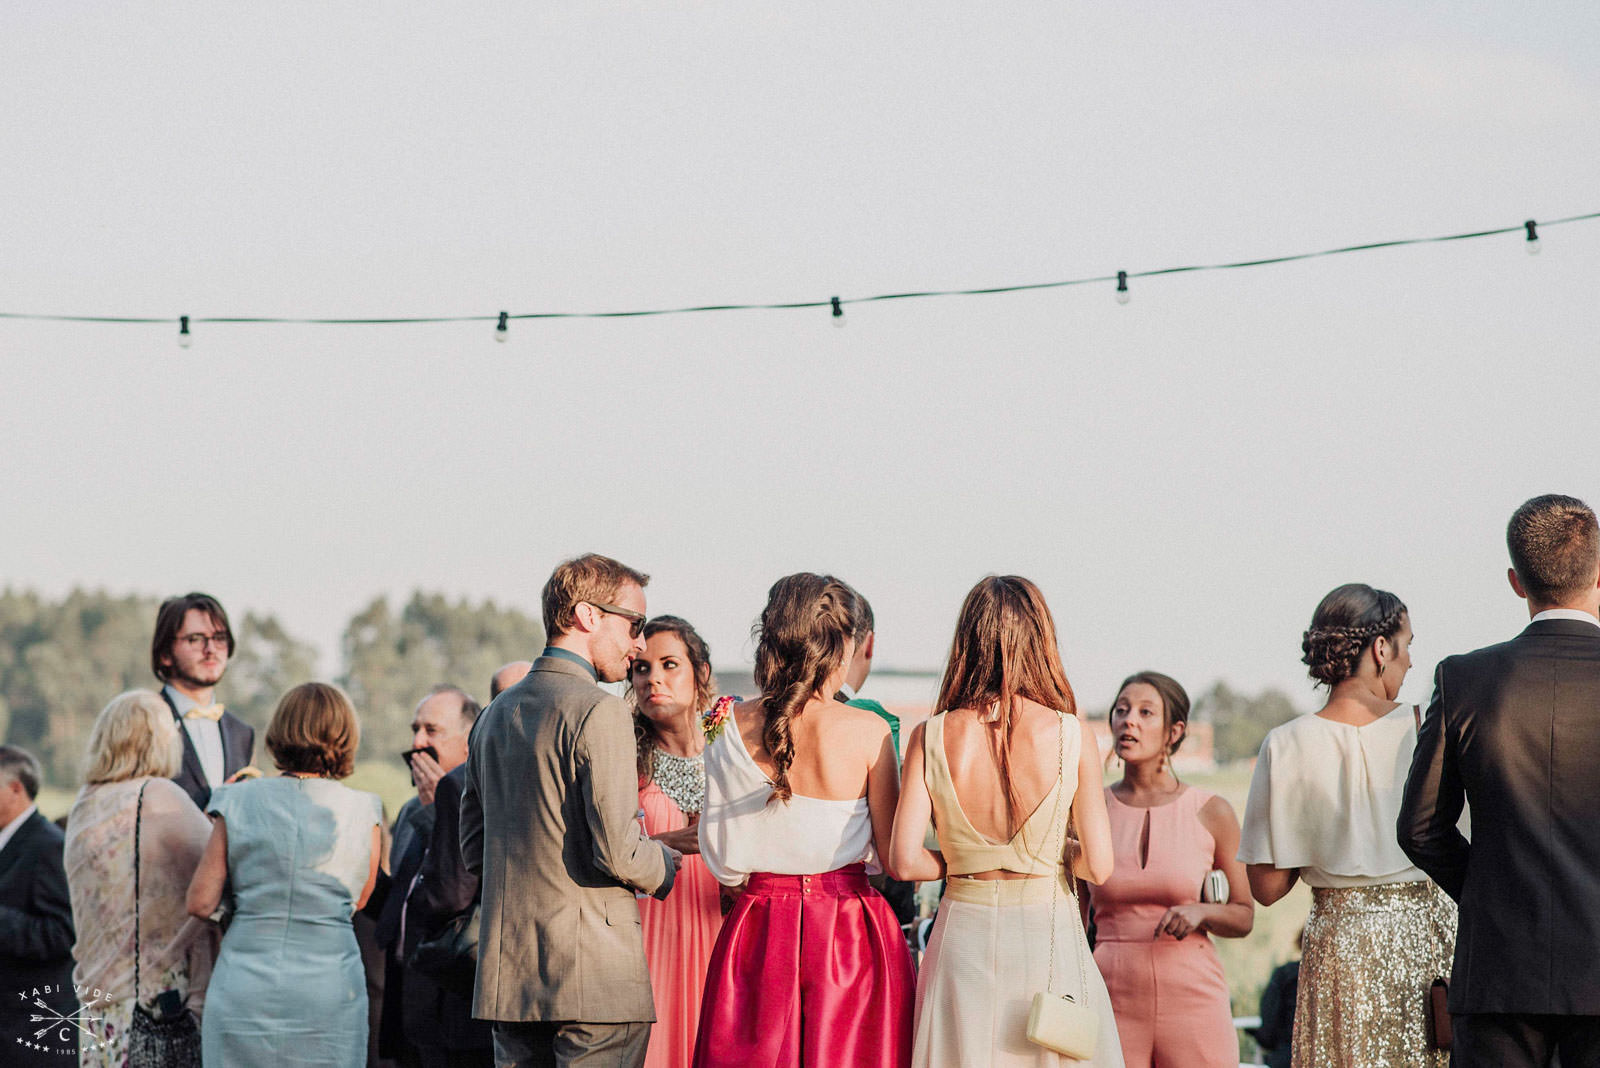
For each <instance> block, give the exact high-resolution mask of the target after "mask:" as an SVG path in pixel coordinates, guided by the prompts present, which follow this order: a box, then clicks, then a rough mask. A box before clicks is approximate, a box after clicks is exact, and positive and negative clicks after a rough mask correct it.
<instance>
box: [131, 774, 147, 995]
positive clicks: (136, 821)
mask: <svg viewBox="0 0 1600 1068" xmlns="http://www.w3.org/2000/svg"><path fill="white" fill-rule="evenodd" d="M149 785H150V783H149V781H148V780H146V782H145V784H144V786H141V787H139V803H138V804H137V805H136V806H135V807H134V810H133V1003H134V1004H135V1005H137V1004H139V825H140V824H141V823H143V822H144V791H145V787H146V786H149Z"/></svg>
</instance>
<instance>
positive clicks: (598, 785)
mask: <svg viewBox="0 0 1600 1068" xmlns="http://www.w3.org/2000/svg"><path fill="white" fill-rule="evenodd" d="M635 767H636V765H635V757H634V740H633V719H632V716H631V714H630V713H629V711H628V707H627V705H625V704H624V703H623V702H622V700H621V699H620V698H617V697H613V696H612V695H611V694H608V693H606V692H605V691H604V690H602V689H600V687H598V686H596V685H595V684H594V681H593V680H592V679H590V677H589V675H588V673H587V672H586V671H584V669H583V668H582V667H580V666H579V665H577V664H573V663H570V662H568V661H566V660H562V659H559V658H557V657H540V658H539V659H538V660H537V661H535V662H534V665H533V670H532V671H530V672H529V673H528V675H527V677H526V678H524V679H523V680H522V681H521V682H519V683H517V684H516V685H515V686H512V687H511V688H509V689H507V690H506V691H505V692H504V693H502V694H501V695H500V696H499V697H497V698H495V700H494V702H493V703H492V704H490V705H489V707H488V708H487V709H486V710H485V711H484V713H483V714H482V715H481V716H479V717H478V722H477V723H476V724H474V725H473V728H472V740H471V744H470V746H469V756H468V757H467V776H466V784H465V788H464V789H463V791H462V796H461V851H462V854H463V857H464V859H465V862H466V865H467V868H468V870H470V871H472V872H473V873H474V874H477V875H479V876H480V877H481V878H482V886H483V904H482V907H481V911H480V914H479V915H480V931H479V935H478V982H477V989H476V991H475V994H474V998H473V1002H472V1014H473V1015H474V1016H476V1017H478V1018H480V1019H485V1020H502V1021H541V1020H575V1021H581V1022H584V1023H625V1022H629V1021H641V1020H654V1019H655V1007H654V1005H653V1003H652V1001H651V997H650V975H649V973H648V972H647V971H646V969H645V960H644V942H643V940H642V938H641V937H640V933H639V904H638V901H637V900H636V899H635V898H634V891H635V890H639V891H642V892H644V893H651V894H655V895H656V896H657V897H665V896H666V894H667V891H669V890H670V889H672V879H673V869H672V864H671V861H670V860H669V853H668V851H667V848H666V847H665V846H663V845H661V844H660V843H659V842H653V841H651V840H650V839H648V838H646V837H645V835H644V831H643V830H642V829H641V828H640V826H639V821H638V819H637V818H636V815H637V813H638V810H639V781H638V775H637V773H636V771H635Z"/></svg>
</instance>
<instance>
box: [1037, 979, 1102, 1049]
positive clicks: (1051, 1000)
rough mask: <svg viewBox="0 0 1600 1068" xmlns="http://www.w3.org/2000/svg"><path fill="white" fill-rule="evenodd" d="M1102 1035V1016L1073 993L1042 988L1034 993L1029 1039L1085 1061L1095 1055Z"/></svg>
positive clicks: (1046, 1047)
mask: <svg viewBox="0 0 1600 1068" xmlns="http://www.w3.org/2000/svg"><path fill="white" fill-rule="evenodd" d="M1099 1037H1100V1018H1099V1017H1098V1016H1096V1015H1095V1013H1094V1011H1093V1010H1091V1009H1089V1008H1087V1007H1085V1006H1083V1005H1079V1004H1078V1003H1077V1002H1076V1001H1074V1000H1073V999H1072V995H1071V994H1048V993H1045V992H1044V991H1042V990H1041V991H1040V992H1039V993H1037V994H1035V995H1033V1008H1032V1009H1031V1010H1029V1012H1028V1041H1029V1042H1032V1043H1033V1044H1034V1045H1037V1046H1043V1047H1044V1048H1045V1049H1053V1050H1055V1051H1056V1052H1057V1053H1060V1054H1063V1055H1064V1056H1067V1057H1072V1058H1074V1059H1075V1060H1080V1061H1086V1060H1088V1059H1089V1058H1090V1057H1093V1056H1094V1048H1095V1042H1096V1040H1097V1039H1098V1038H1099Z"/></svg>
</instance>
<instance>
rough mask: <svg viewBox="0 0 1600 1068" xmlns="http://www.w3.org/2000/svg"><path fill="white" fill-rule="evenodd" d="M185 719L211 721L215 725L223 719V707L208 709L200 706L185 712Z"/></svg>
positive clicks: (215, 706)
mask: <svg viewBox="0 0 1600 1068" xmlns="http://www.w3.org/2000/svg"><path fill="white" fill-rule="evenodd" d="M183 718H184V719H209V720H210V721H211V722H212V723H215V722H217V721H218V720H219V719H221V718H222V706H221V705H207V706H206V707H204V708H201V707H200V706H199V705H196V706H195V707H193V708H191V709H189V711H187V712H185V713H184V714H183Z"/></svg>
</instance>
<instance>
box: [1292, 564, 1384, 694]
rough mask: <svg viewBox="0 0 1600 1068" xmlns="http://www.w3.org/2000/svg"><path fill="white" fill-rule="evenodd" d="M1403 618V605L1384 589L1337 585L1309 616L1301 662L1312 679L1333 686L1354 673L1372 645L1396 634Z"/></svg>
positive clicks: (1349, 584) (1303, 638)
mask: <svg viewBox="0 0 1600 1068" xmlns="http://www.w3.org/2000/svg"><path fill="white" fill-rule="evenodd" d="M1405 616H1406V606H1405V604H1404V602H1402V601H1401V600H1400V598H1398V597H1396V596H1395V595H1394V594H1392V593H1390V592H1388V591H1387V590H1375V589H1373V588H1372V587H1371V586H1368V585H1366V584H1365V583H1362V582H1351V583H1348V584H1346V585H1343V586H1340V587H1339V588H1338V589H1336V590H1334V591H1333V592H1331V593H1329V594H1328V595H1327V596H1326V597H1324V598H1323V599H1322V603H1321V604H1319V605H1317V610H1316V611H1315V612H1314V613H1312V616H1311V629H1310V630H1308V631H1306V632H1305V635H1304V636H1303V637H1302V638H1301V639H1300V650H1301V652H1302V653H1303V654H1304V655H1303V656H1301V658H1300V659H1301V660H1302V661H1304V662H1305V664H1306V666H1307V667H1309V668H1310V669H1311V677H1312V678H1313V679H1316V680H1317V681H1318V682H1319V683H1321V684H1322V685H1324V686H1328V687H1332V686H1335V685H1337V684H1338V683H1340V682H1343V681H1344V680H1345V679H1348V678H1349V677H1350V676H1352V675H1354V674H1355V673H1356V668H1357V667H1358V666H1359V665H1360V663H1361V657H1362V655H1363V654H1365V653H1366V651H1367V650H1368V649H1370V648H1372V643H1373V642H1375V641H1377V640H1378V639H1379V638H1391V639H1392V638H1393V637H1394V636H1395V635H1396V634H1399V633H1400V627H1401V625H1402V624H1403V623H1404V622H1405Z"/></svg>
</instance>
